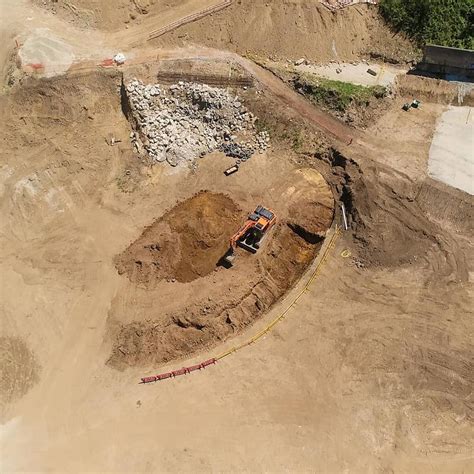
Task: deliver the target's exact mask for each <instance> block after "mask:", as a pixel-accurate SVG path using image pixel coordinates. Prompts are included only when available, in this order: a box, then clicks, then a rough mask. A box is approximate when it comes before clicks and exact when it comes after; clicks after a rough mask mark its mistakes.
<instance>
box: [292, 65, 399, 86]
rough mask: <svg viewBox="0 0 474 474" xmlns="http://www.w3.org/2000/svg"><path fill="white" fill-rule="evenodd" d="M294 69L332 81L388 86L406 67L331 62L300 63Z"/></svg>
mask: <svg viewBox="0 0 474 474" xmlns="http://www.w3.org/2000/svg"><path fill="white" fill-rule="evenodd" d="M295 69H296V70H297V71H300V72H309V73H312V74H316V75H317V76H321V77H326V78H327V79H332V80H334V81H343V82H352V83H353V84H359V85H361V86H389V85H392V84H393V83H394V81H395V77H396V76H397V75H398V74H404V73H406V72H407V69H406V68H399V67H394V66H390V65H388V64H383V65H380V64H375V63H367V64H366V63H359V64H351V63H340V64H337V63H332V64H326V65H322V66H317V65H312V64H308V65H305V64H302V65H300V66H295ZM368 69H372V70H373V71H375V72H376V73H377V74H376V75H375V76H372V75H371V74H369V73H368V72H367V70H368ZM338 70H340V72H337V71H338Z"/></svg>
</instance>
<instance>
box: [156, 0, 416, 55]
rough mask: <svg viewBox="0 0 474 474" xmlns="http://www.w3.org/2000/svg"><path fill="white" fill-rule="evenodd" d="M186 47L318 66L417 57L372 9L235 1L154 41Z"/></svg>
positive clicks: (313, 1) (308, 1) (300, 0)
mask: <svg viewBox="0 0 474 474" xmlns="http://www.w3.org/2000/svg"><path fill="white" fill-rule="evenodd" d="M191 42H192V43H200V44H205V45H207V46H211V47H218V48H222V49H229V50H233V51H237V52H240V53H247V52H251V53H256V54H260V55H262V56H265V57H272V58H292V59H298V58H300V57H302V56H303V57H306V58H307V59H310V60H314V61H321V62H326V61H329V60H337V61H344V60H354V59H356V58H359V57H360V56H361V55H374V56H377V57H383V58H386V59H389V60H392V61H394V62H397V61H407V60H411V59H413V58H414V57H415V55H416V53H415V51H414V48H413V47H412V46H411V44H410V42H409V41H408V40H406V39H405V38H403V37H402V36H400V35H397V34H394V33H393V32H391V31H390V30H389V28H388V27H386V26H385V24H384V22H383V20H382V19H381V17H380V16H379V15H378V12H377V9H376V8H375V7H369V6H366V5H358V6H354V7H351V8H346V9H344V10H341V11H339V12H337V13H332V12H330V11H329V10H328V9H327V8H325V7H324V6H322V5H321V4H320V3H319V1H318V0H279V1H278V2H269V1H265V0H241V1H236V2H234V3H233V4H232V5H231V6H230V7H229V8H227V9H225V10H223V11H221V12H219V13H216V14H214V15H212V16H211V17H208V18H204V19H202V20H200V21H198V22H196V23H192V24H189V25H185V26H183V27H180V28H178V29H177V30H176V31H174V32H171V33H169V34H167V35H165V37H163V38H160V39H158V40H157V44H166V45H171V44H173V45H175V44H186V43H191Z"/></svg>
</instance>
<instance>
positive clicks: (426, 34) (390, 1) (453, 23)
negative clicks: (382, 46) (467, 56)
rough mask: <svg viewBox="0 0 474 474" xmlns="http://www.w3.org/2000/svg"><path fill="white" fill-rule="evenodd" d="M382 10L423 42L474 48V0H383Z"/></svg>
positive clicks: (402, 28)
mask: <svg viewBox="0 0 474 474" xmlns="http://www.w3.org/2000/svg"><path fill="white" fill-rule="evenodd" d="M380 9H381V12H382V15H383V16H384V18H385V19H386V20H387V21H388V22H389V23H391V24H392V25H393V26H394V27H395V28H396V29H397V30H400V31H404V32H405V33H407V34H408V35H409V36H410V37H411V38H413V39H414V40H416V41H417V42H418V44H420V45H423V44H427V43H433V44H439V45H443V46H453V47H457V48H468V49H474V0H382V1H381V3H380Z"/></svg>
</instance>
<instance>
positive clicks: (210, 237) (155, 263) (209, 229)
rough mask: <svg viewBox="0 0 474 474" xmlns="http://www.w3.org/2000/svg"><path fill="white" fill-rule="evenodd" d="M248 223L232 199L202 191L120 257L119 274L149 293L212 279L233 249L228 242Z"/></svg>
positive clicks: (166, 217) (118, 262) (117, 262)
mask: <svg viewBox="0 0 474 474" xmlns="http://www.w3.org/2000/svg"><path fill="white" fill-rule="evenodd" d="M242 218H243V213H242V212H241V211H240V209H239V208H238V207H237V205H236V204H235V203H234V201H232V199H230V198H229V197H228V196H225V195H223V194H215V193H211V192H208V191H202V192H200V193H198V194H196V195H195V196H193V197H191V198H190V199H187V200H186V201H184V202H181V203H180V204H178V205H177V206H176V207H174V208H173V209H171V210H170V211H168V212H167V213H166V214H165V215H164V216H163V217H161V218H159V219H158V220H156V221H155V222H154V223H153V224H152V225H150V227H148V228H147V229H145V230H144V232H143V233H142V235H141V236H140V237H139V238H138V239H137V240H136V241H135V242H133V243H132V244H131V245H130V246H129V247H128V248H127V249H126V250H125V251H124V252H123V253H122V254H121V255H119V256H118V257H117V259H116V266H117V270H118V272H119V274H125V275H127V277H128V278H129V280H130V281H131V282H133V283H136V284H138V285H144V286H146V287H153V286H156V284H157V283H158V282H159V281H161V280H163V279H168V280H176V281H178V282H182V283H187V282H191V281H193V280H195V279H196V278H200V277H203V276H206V275H209V273H211V272H212V271H213V270H214V269H215V268H216V265H217V263H218V261H219V260H220V258H221V257H222V255H223V254H224V253H225V252H226V250H227V248H228V239H225V238H223V236H226V235H229V236H230V235H232V234H233V233H234V232H235V231H236V230H237V229H238V227H239V225H240V223H241V221H242Z"/></svg>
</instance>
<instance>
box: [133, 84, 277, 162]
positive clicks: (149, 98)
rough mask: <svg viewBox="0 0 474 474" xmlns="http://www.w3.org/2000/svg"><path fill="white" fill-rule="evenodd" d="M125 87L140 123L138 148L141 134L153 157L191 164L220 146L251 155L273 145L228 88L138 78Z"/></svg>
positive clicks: (228, 151)
mask: <svg viewBox="0 0 474 474" xmlns="http://www.w3.org/2000/svg"><path fill="white" fill-rule="evenodd" d="M126 91H127V96H128V98H129V103H130V107H131V110H132V113H133V115H134V118H135V120H136V123H137V132H138V133H133V134H132V135H131V137H132V140H133V141H134V142H135V146H136V148H137V149H138V150H139V149H140V148H141V145H140V144H139V143H138V141H139V139H140V140H141V142H142V145H143V147H144V148H145V150H146V151H147V152H148V155H149V156H150V158H151V159H152V161H154V162H164V161H167V162H168V163H169V164H170V165H171V166H178V165H183V164H186V163H188V164H192V163H193V162H194V161H195V159H196V158H198V157H203V156H205V155H206V154H207V153H210V152H212V151H215V150H220V151H222V152H224V153H225V154H226V155H228V156H231V157H233V158H235V159H237V160H240V161H246V160H248V159H249V158H250V157H251V156H252V154H253V153H255V152H260V153H263V152H264V151H265V150H266V149H267V148H268V146H269V139H270V137H269V134H268V132H265V131H263V132H258V133H257V131H256V130H255V124H254V122H255V117H254V116H253V114H252V113H250V112H249V111H248V110H247V109H246V108H245V107H244V106H243V105H242V103H241V102H239V100H238V98H237V97H233V96H232V95H231V94H230V93H228V92H227V91H226V90H224V89H219V88H216V87H210V86H207V85H205V84H197V83H189V82H179V83H178V84H174V85H172V86H170V87H164V86H160V85H158V84H147V85H145V84H143V82H141V81H139V80H137V79H133V80H132V81H130V82H128V83H127V84H126ZM237 135H239V137H240V138H238V137H237ZM238 140H241V141H240V142H239V141H238Z"/></svg>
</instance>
